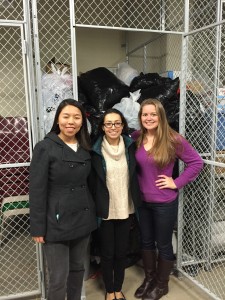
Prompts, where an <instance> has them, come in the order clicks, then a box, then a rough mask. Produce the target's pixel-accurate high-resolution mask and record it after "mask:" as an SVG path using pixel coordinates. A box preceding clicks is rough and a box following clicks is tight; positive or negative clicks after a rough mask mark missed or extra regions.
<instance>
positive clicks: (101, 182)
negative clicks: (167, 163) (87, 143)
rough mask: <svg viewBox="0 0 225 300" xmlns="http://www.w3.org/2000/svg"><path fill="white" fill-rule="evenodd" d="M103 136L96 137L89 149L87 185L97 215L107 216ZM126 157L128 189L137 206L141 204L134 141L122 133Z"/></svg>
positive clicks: (107, 198)
mask: <svg viewBox="0 0 225 300" xmlns="http://www.w3.org/2000/svg"><path fill="white" fill-rule="evenodd" d="M102 139H103V137H100V138H98V140H97V141H96V143H95V144H94V146H93V148H92V151H91V158H92V171H91V175H90V180H89V186H90V190H91V193H92V196H93V198H94V201H95V205H96V211H97V217H99V218H104V219H106V218H108V214H109V191H108V188H107V186H106V163H105V160H104V157H103V155H102V152H101V144H102ZM123 139H124V144H125V149H126V157H127V163H128V169H129V189H130V193H131V197H132V200H133V203H134V207H135V208H137V207H139V206H140V205H141V195H140V189H139V184H138V179H137V172H136V160H135V150H136V146H135V143H134V142H133V140H132V139H131V138H129V137H128V136H125V135H123Z"/></svg>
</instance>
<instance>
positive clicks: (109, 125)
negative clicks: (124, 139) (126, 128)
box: [103, 122, 123, 128]
mask: <svg viewBox="0 0 225 300" xmlns="http://www.w3.org/2000/svg"><path fill="white" fill-rule="evenodd" d="M122 124H123V123H121V122H116V123H104V124H103V125H104V126H105V127H106V128H112V127H113V126H115V128H120V127H121V126H122Z"/></svg>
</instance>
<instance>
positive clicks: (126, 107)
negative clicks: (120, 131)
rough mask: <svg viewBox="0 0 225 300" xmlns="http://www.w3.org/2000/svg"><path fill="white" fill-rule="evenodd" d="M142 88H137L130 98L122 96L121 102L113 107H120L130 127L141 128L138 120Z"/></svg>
mask: <svg viewBox="0 0 225 300" xmlns="http://www.w3.org/2000/svg"><path fill="white" fill-rule="evenodd" d="M140 91H141V90H137V91H135V92H134V93H130V97H129V98H126V97H125V98H122V99H121V101H120V103H117V104H115V105H114V106H113V108H116V109H118V110H119V111H120V112H122V114H123V115H124V117H125V118H126V120H127V123H128V126H129V128H133V129H137V130H138V129H140V125H139V122H138V112H139V109H140V104H139V103H138V102H137V100H138V99H139V98H140V96H141V93H140Z"/></svg>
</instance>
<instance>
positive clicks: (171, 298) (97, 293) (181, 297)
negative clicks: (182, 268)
mask: <svg viewBox="0 0 225 300" xmlns="http://www.w3.org/2000/svg"><path fill="white" fill-rule="evenodd" d="M143 276H144V272H143V268H142V267H141V266H140V265H139V264H136V265H134V266H131V267H129V268H127V269H126V275H125V281H124V286H123V293H124V295H125V296H126V299H127V300H135V299H136V298H135V297H134V292H135V290H136V288H137V287H138V286H139V285H140V284H141V283H142V281H143ZM85 290H86V299H87V300H104V294H105V291H104V285H103V282H102V277H101V274H100V273H95V274H94V275H93V276H92V277H90V278H89V279H88V280H86V281H85ZM161 299H162V300H166V299H167V300H210V299H212V298H210V297H209V296H207V295H206V294H205V293H203V292H202V291H201V290H200V289H198V288H196V287H195V286H194V285H193V283H191V282H190V281H189V280H188V279H186V278H182V279H178V278H177V277H176V276H174V275H171V276H170V282H169V293H168V294H167V295H165V296H164V297H163V298H161Z"/></svg>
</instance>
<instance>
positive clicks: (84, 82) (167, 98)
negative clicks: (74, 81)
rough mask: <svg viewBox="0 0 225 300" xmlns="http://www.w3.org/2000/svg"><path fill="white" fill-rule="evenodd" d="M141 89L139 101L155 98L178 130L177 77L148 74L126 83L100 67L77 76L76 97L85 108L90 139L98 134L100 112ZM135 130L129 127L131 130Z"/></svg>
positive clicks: (173, 126)
mask: <svg viewBox="0 0 225 300" xmlns="http://www.w3.org/2000/svg"><path fill="white" fill-rule="evenodd" d="M137 90H140V94H141V96H140V98H139V99H138V103H141V102H142V101H144V100H145V99H148V98H156V99H158V100H160V101H161V103H162V104H163V106H164V108H165V110H166V113H167V117H168V121H169V123H170V125H171V127H172V128H173V129H175V130H177V131H178V130H179V78H178V77H177V78H176V79H174V80H172V79H171V78H166V77H161V76H160V75H159V74H158V73H147V74H143V73H140V75H138V76H136V77H134V78H133V80H132V81H131V83H130V85H129V86H128V85H126V84H125V83H124V82H123V81H121V80H120V79H119V78H118V77H117V76H116V75H115V74H114V73H112V72H111V71H110V70H108V69H107V68H104V67H99V68H96V69H93V70H90V71H87V72H86V73H82V74H81V75H80V76H79V77H78V100H79V101H80V102H81V103H82V104H83V106H84V107H85V109H86V112H87V116H88V120H89V122H90V124H91V138H92V139H93V140H94V139H95V137H96V134H97V127H98V121H99V119H100V117H101V115H102V114H103V112H104V111H105V110H107V109H109V108H112V107H113V106H114V105H115V104H117V103H120V101H121V99H122V98H124V97H129V95H130V93H133V92H135V91H137ZM133 130H134V129H133V128H130V132H132V131H133Z"/></svg>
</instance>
